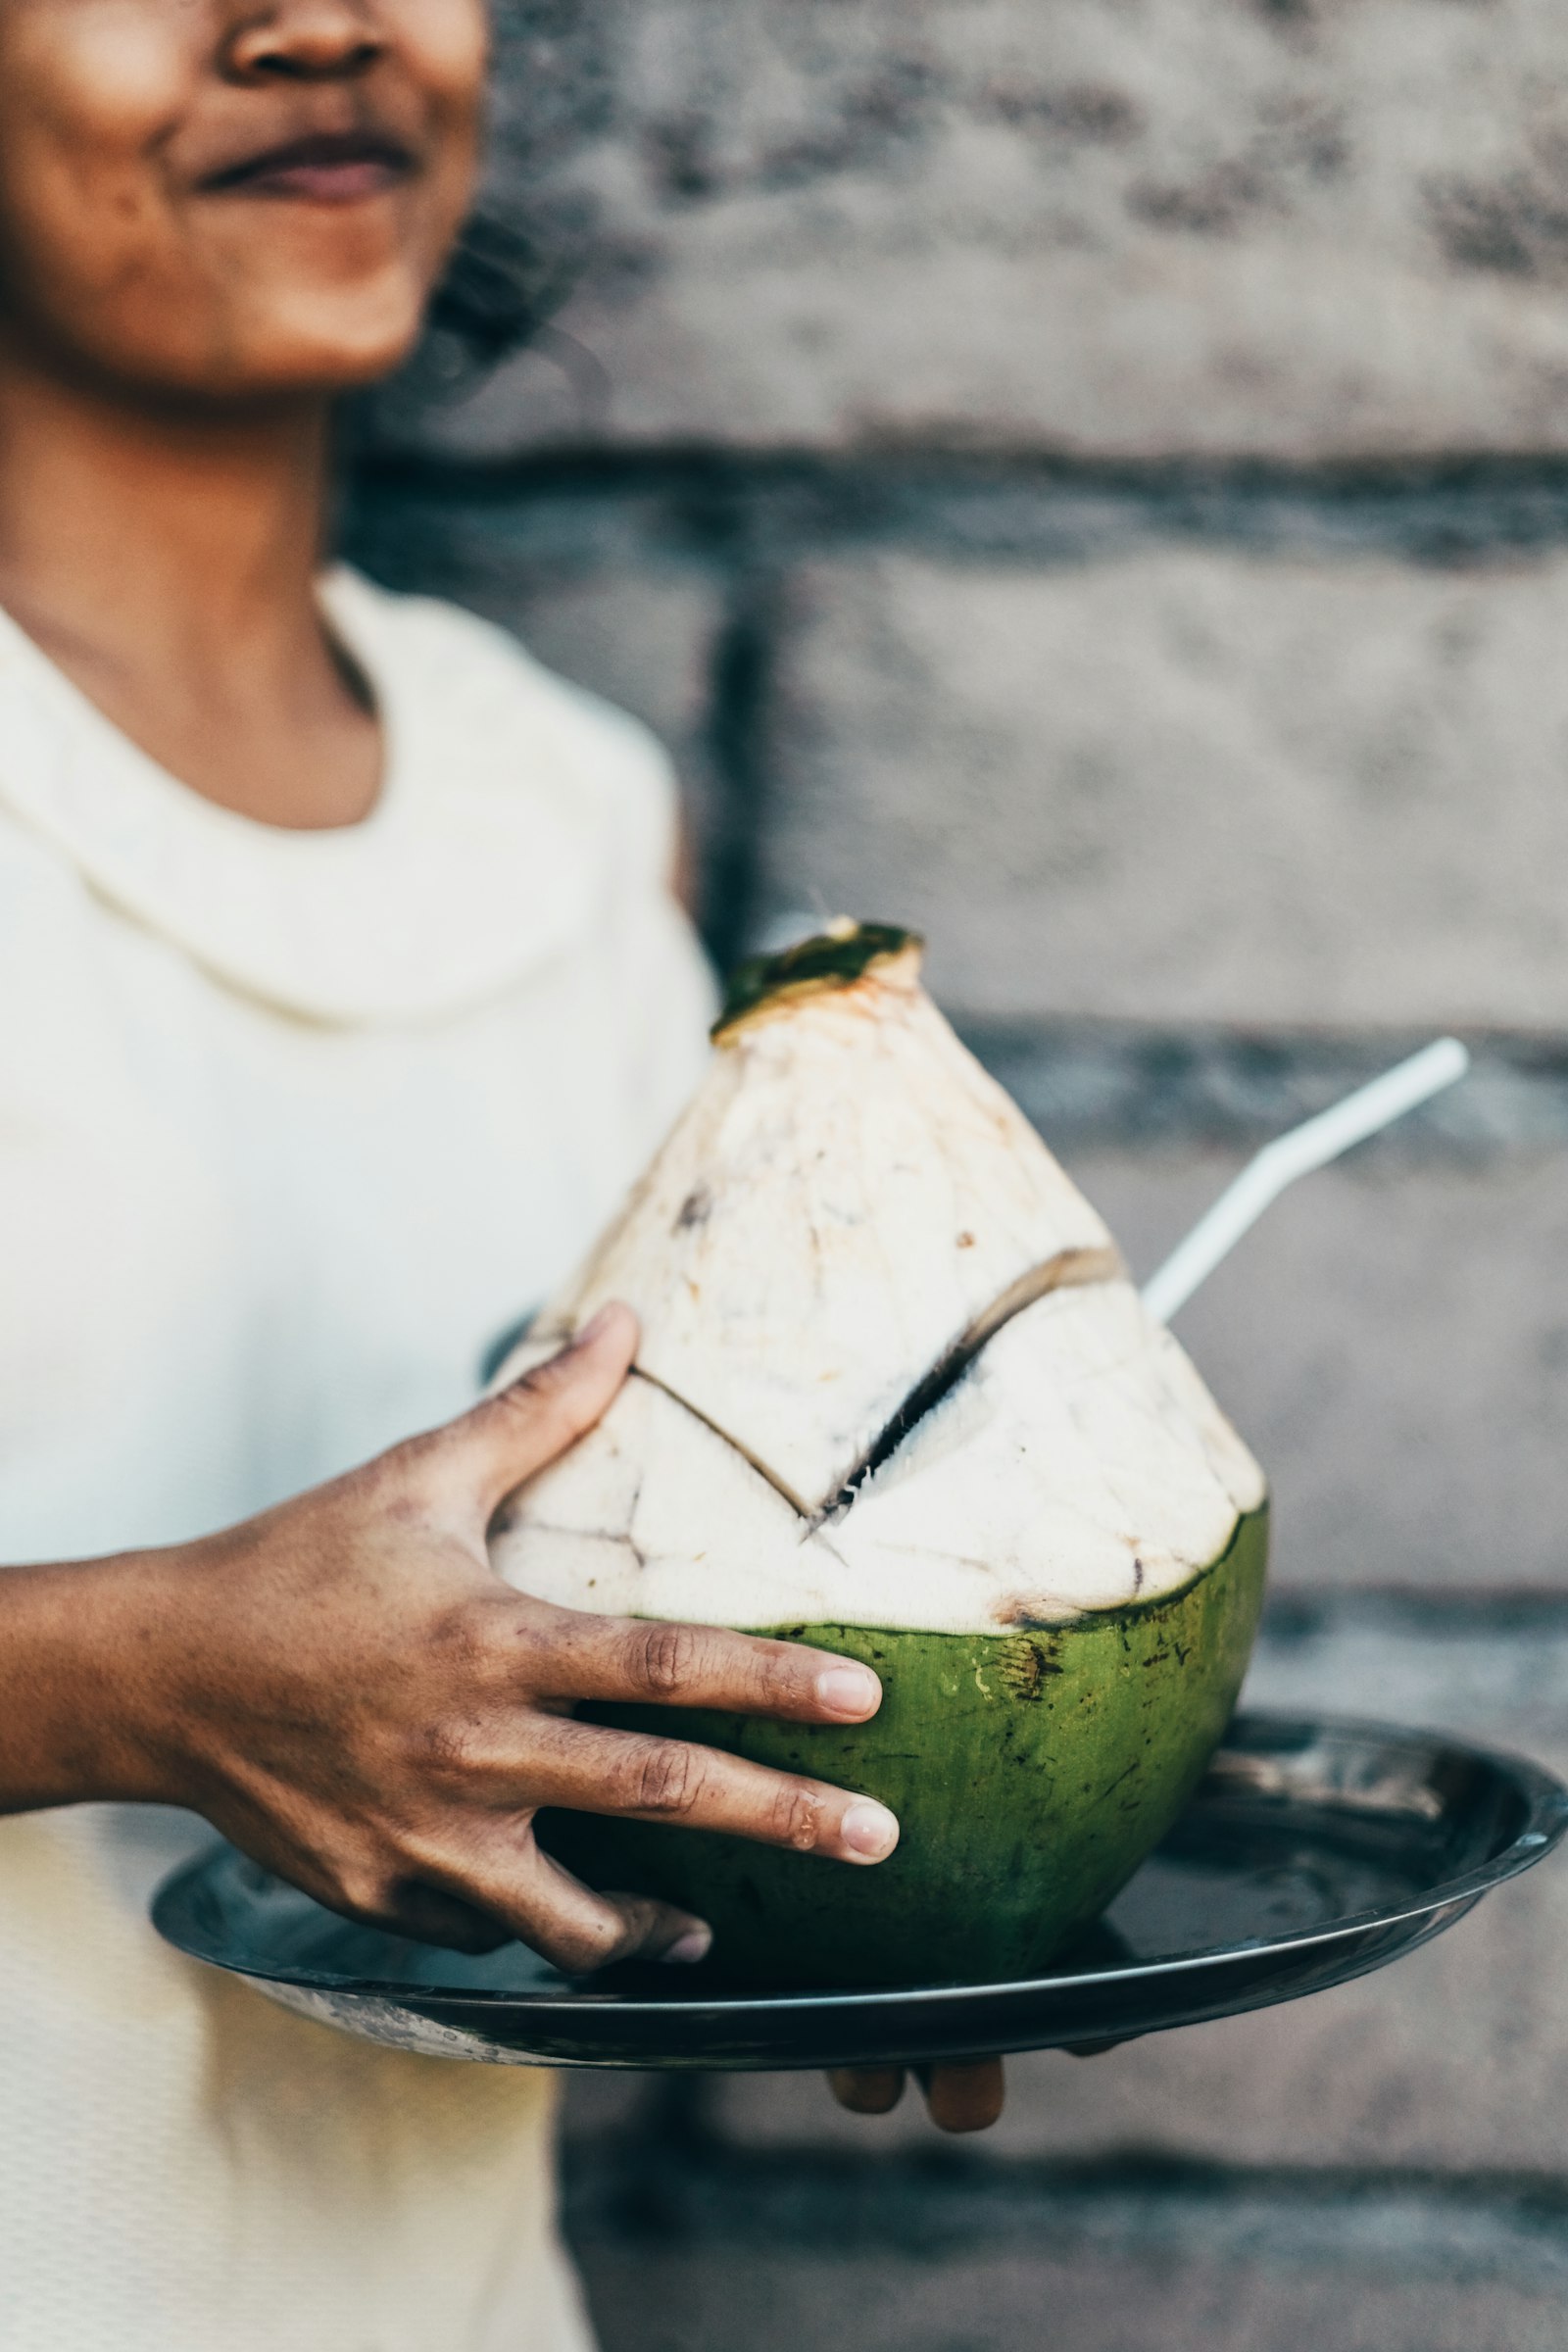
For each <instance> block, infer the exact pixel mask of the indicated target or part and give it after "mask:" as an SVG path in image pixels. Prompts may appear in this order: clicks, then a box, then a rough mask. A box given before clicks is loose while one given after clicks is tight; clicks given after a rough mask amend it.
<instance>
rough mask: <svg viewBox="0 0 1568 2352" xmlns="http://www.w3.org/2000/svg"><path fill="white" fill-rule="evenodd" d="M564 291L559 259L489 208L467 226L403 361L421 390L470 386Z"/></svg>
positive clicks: (519, 342) (518, 343)
mask: <svg viewBox="0 0 1568 2352" xmlns="http://www.w3.org/2000/svg"><path fill="white" fill-rule="evenodd" d="M570 290H571V272H570V270H569V267H568V266H567V265H566V264H565V263H564V260H562V259H558V260H556V261H551V260H550V259H549V258H548V257H547V256H546V255H545V254H544V253H543V251H542V250H541V249H540V247H539V246H538V245H536V244H535V243H534V242H533V240H532V239H531V238H529V237H528V236H526V235H525V234H524V233H523V232H522V231H521V230H520V229H518V228H515V227H513V226H512V225H510V224H509V223H508V222H506V221H498V220H497V219H496V218H495V217H494V215H493V214H488V213H475V214H474V215H473V216H472V217H471V219H470V220H469V221H467V223H466V226H465V228H464V230H463V233H462V235H461V236H460V237H459V239H458V242H457V245H456V247H455V248H454V250H453V254H452V259H451V261H450V262H449V263H448V265H447V270H446V274H445V276H444V277H443V278H442V280H441V282H440V284H439V285H438V286H437V288H436V290H435V293H434V295H433V297H432V299H431V303H430V309H429V315H428V319H427V321H426V333H425V339H424V342H423V344H422V345H421V346H420V349H419V351H418V352H417V354H416V356H415V358H414V360H413V361H412V362H411V364H410V370H409V373H410V376H411V377H412V378H413V380H414V381H415V383H416V384H417V388H418V389H419V390H420V391H421V392H425V393H427V394H430V395H437V394H439V393H441V392H443V391H444V392H445V393H446V394H447V395H448V396H449V397H452V396H461V395H462V394H463V393H465V392H467V391H471V390H472V388H473V385H474V383H475V382H476V381H477V380H478V379H479V378H480V377H482V376H484V375H487V374H488V373H489V371H490V369H491V368H496V367H499V366H500V364H501V362H502V361H503V360H505V359H508V358H510V357H511V355H512V353H513V352H515V351H519V350H520V349H521V348H522V346H523V345H524V344H525V343H527V342H530V341H531V340H532V338H533V337H534V335H535V334H537V332H538V330H539V329H540V327H541V326H543V325H544V323H545V321H546V320H547V319H549V318H550V316H551V314H552V312H554V311H557V310H559V309H560V308H561V305H562V304H563V302H564V300H565V298H566V296H567V294H568V293H569V292H570Z"/></svg>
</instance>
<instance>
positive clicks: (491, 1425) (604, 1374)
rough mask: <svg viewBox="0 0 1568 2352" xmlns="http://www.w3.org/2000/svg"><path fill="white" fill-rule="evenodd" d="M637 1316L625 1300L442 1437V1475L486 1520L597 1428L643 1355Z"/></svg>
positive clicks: (600, 1314)
mask: <svg viewBox="0 0 1568 2352" xmlns="http://www.w3.org/2000/svg"><path fill="white" fill-rule="evenodd" d="M637 1340H638V1328H637V1318H636V1316H635V1315H634V1314H633V1313H632V1311H631V1308H630V1307H629V1306H622V1305H620V1304H619V1303H618V1302H615V1303H612V1304H611V1305H609V1306H604V1307H601V1308H600V1310H599V1312H598V1314H597V1315H595V1316H594V1318H593V1320H592V1322H590V1323H587V1324H585V1325H584V1326H583V1328H582V1330H581V1331H580V1332H578V1334H577V1336H576V1338H575V1339H574V1340H572V1341H571V1342H570V1343H569V1345H568V1346H566V1347H565V1348H562V1349H561V1350H560V1352H559V1353H558V1354H555V1355H551V1356H547V1357H546V1358H545V1359H544V1361H543V1362H542V1363H538V1364H535V1365H533V1366H532V1367H531V1369H529V1370H528V1371H525V1372H523V1373H521V1374H519V1376H518V1377H517V1378H516V1379H515V1380H513V1381H509V1382H508V1384H507V1386H506V1387H505V1388H504V1389H500V1390H498V1391H497V1392H496V1394H495V1395H494V1396H493V1397H486V1398H485V1400H484V1402H483V1403H482V1404H476V1405H475V1406H474V1408H473V1410H472V1412H469V1413H465V1414H464V1415H463V1417H462V1419H461V1420H459V1421H453V1422H451V1423H449V1424H448V1426H447V1428H446V1429H445V1430H444V1431H443V1432H442V1446H441V1452H442V1456H443V1459H442V1465H441V1466H442V1470H443V1473H444V1477H445V1478H450V1479H451V1480H452V1482H453V1483H454V1485H455V1486H456V1488H457V1489H458V1491H459V1492H460V1493H461V1495H462V1499H463V1503H464V1505H465V1506H466V1508H467V1509H469V1510H471V1509H472V1507H473V1506H474V1504H475V1503H477V1505H478V1507H479V1510H480V1512H481V1514H482V1516H483V1518H484V1519H485V1520H488V1519H489V1518H490V1516H491V1514H492V1513H493V1512H494V1510H495V1508H496V1505H497V1504H498V1503H499V1502H500V1501H501V1500H502V1499H503V1497H504V1496H506V1495H510V1494H511V1493H512V1491H513V1489H514V1487H520V1486H521V1484H522V1482H523V1480H524V1479H527V1478H532V1477H533V1475H534V1473H535V1471H538V1470H542V1469H544V1467H545V1465H546V1464H547V1463H548V1462H553V1461H554V1460H555V1459H556V1457H557V1455H558V1454H563V1453H564V1452H565V1451H566V1449H567V1447H568V1446H574V1445H575V1444H576V1442H577V1440H578V1439H579V1438H580V1437H581V1436H582V1435H583V1433H584V1432H585V1431H586V1430H590V1429H592V1427H593V1425H594V1423H595V1422H596V1421H597V1420H598V1419H599V1418H600V1416H601V1414H602V1413H604V1412H605V1411H606V1410H607V1408H608V1407H609V1406H610V1404H611V1403H612V1402H613V1399H614V1397H616V1396H617V1394H618V1393H619V1391H620V1388H621V1385H622V1383H623V1382H624V1380H625V1378H626V1375H627V1373H628V1372H629V1371H630V1369H631V1360H632V1357H633V1356H634V1355H635V1354H636V1352H637Z"/></svg>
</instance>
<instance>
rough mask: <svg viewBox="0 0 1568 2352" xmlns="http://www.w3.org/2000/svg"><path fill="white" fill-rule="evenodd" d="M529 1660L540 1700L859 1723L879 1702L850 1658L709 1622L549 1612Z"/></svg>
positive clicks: (865, 1673)
mask: <svg viewBox="0 0 1568 2352" xmlns="http://www.w3.org/2000/svg"><path fill="white" fill-rule="evenodd" d="M534 1622H535V1624H537V1610H536V1612H535V1618H534ZM530 1659H531V1661H537V1662H536V1663H531V1665H530V1675H531V1679H532V1681H533V1684H534V1687H535V1689H536V1690H537V1691H538V1693H539V1695H540V1696H541V1697H548V1698H599V1699H620V1700H628V1699H630V1700H639V1699H640V1700H643V1701H645V1702H646V1701H652V1702H653V1703H654V1704H655V1705H656V1706H680V1707H716V1708H718V1709H719V1710H720V1711H721V1712H723V1713H725V1714H734V1715H769V1716H775V1717H778V1718H780V1719H781V1720H783V1721H785V1722H788V1723H864V1722H865V1721H866V1719H867V1717H868V1716H871V1715H874V1714H875V1713H876V1711H877V1708H878V1707H879V1706H880V1705H881V1703H882V1685H881V1683H880V1682H879V1681H878V1680H877V1677H876V1676H875V1675H874V1674H873V1673H872V1671H871V1669H870V1667H869V1666H862V1665H861V1664H860V1661H859V1660H858V1658H841V1657H839V1656H837V1655H836V1654H835V1653H834V1652H833V1651H832V1650H828V1649H808V1648H806V1647H805V1646H804V1645H803V1644H802V1643H801V1642H770V1641H765V1640H763V1639H761V1638H760V1637H759V1636H757V1635H754V1634H732V1633H726V1632H725V1631H724V1630H723V1628H722V1627H720V1626H713V1625H663V1624H658V1623H650V1622H649V1621H648V1620H647V1619H643V1618H635V1617H594V1616H590V1615H587V1614H585V1613H583V1612H581V1611H579V1610H575V1609H555V1610H553V1611H552V1612H551V1621H550V1624H549V1626H548V1629H547V1631H546V1639H545V1641H544V1642H542V1643H540V1644H539V1645H538V1646H537V1647H536V1648H532V1649H531V1651H530Z"/></svg>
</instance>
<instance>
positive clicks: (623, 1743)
mask: <svg viewBox="0 0 1568 2352" xmlns="http://www.w3.org/2000/svg"><path fill="white" fill-rule="evenodd" d="M527 1784H528V1785H527V1791H526V1796H527V1801H528V1803H529V1804H537V1805H553V1806H559V1807H561V1808H562V1809H564V1811H566V1812H571V1813H610V1814H615V1815H619V1816H622V1817H624V1818H625V1819H626V1820H628V1821H649V1822H666V1823H679V1824H680V1826H681V1827H682V1828H684V1829H689V1830H720V1831H723V1832H725V1833H726V1834H727V1835H728V1836H730V1837H732V1838H753V1839H755V1840H756V1842H757V1843H758V1844H760V1845H781V1846H788V1847H790V1848H791V1849H792V1850H793V1851H794V1852H796V1853H798V1854H826V1855H828V1856H829V1857H830V1858H831V1859H832V1860H834V1861H836V1862H861V1863H870V1862H883V1861H886V1859H887V1857H888V1855H889V1854H891V1853H892V1851H893V1849H894V1847H895V1846H896V1845H897V1844H898V1842H899V1824H898V1820H897V1818H896V1816H895V1815H893V1814H892V1813H890V1812H889V1811H888V1809H887V1807H886V1805H881V1804H878V1802H877V1800H876V1798H875V1797H874V1796H858V1795H856V1794H855V1793H854V1791H853V1790H851V1789H834V1788H832V1787H830V1786H829V1784H828V1783H827V1782H826V1781H813V1780H808V1779H806V1778H805V1776H804V1775H801V1774H796V1773H789V1772H773V1771H770V1770H769V1769H768V1767H767V1766H766V1765H762V1764H753V1763H749V1762H748V1761H747V1760H746V1758H745V1757H743V1756H732V1755H727V1754H726V1753H725V1752H724V1750H723V1749H722V1748H717V1747H703V1746H701V1745H699V1744H698V1742H697V1741H695V1740H656V1739H652V1738H649V1737H646V1736H645V1735H644V1734H642V1733H640V1732H616V1731H611V1730H609V1729H607V1728H604V1727H602V1726H600V1725H598V1724H585V1723H574V1722H572V1721H571V1720H570V1719H569V1718H567V1717H558V1718H556V1719H554V1720H553V1721H552V1722H550V1723H549V1724H540V1725H538V1726H536V1727H535V1734H534V1737H533V1738H531V1739H530V1740H529V1744H528V1757H527ZM519 1793H520V1792H519Z"/></svg>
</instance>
